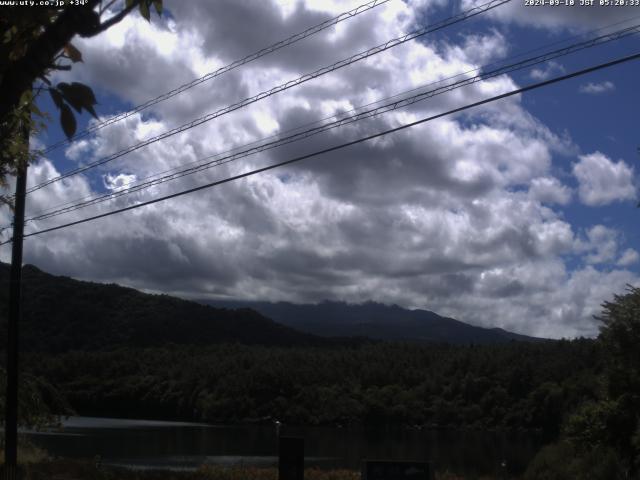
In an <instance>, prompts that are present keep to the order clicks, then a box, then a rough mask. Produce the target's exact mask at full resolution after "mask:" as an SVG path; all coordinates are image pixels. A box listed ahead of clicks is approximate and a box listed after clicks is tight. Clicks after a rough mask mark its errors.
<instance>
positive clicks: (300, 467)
mask: <svg viewBox="0 0 640 480" xmlns="http://www.w3.org/2000/svg"><path fill="white" fill-rule="evenodd" d="M303 479H304V438H297V437H280V442H279V450H278V480H303Z"/></svg>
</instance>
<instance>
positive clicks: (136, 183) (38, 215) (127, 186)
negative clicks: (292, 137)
mask: <svg viewBox="0 0 640 480" xmlns="http://www.w3.org/2000/svg"><path fill="white" fill-rule="evenodd" d="M639 18H640V15H636V16H634V17H631V18H630V19H626V20H622V21H618V22H615V23H612V24H609V25H606V26H604V27H600V28H597V29H594V30H591V31H589V32H586V33H583V34H579V35H573V36H571V37H568V38H565V39H562V40H557V41H555V42H551V43H548V44H546V45H543V46H540V47H536V48H533V49H530V50H526V51H524V52H521V53H519V54H516V55H512V56H510V57H509V58H507V59H506V60H505V61H511V60H515V59H517V58H522V57H525V56H526V55H529V54H532V53H534V52H540V51H542V50H544V49H545V48H549V47H552V46H556V45H560V44H563V43H567V42H569V41H570V40H575V39H578V38H585V37H586V38H588V37H589V36H590V35H593V34H595V33H596V32H601V31H603V30H606V29H610V28H612V27H616V26H619V25H621V24H624V23H630V22H632V21H636V20H638V19H639ZM632 28H634V27H632ZM620 32H622V30H618V31H614V32H611V33H610V34H609V35H615V34H617V33H620ZM602 37H604V36H602ZM602 37H597V38H594V39H592V40H591V41H594V40H598V39H599V38H602ZM618 38H620V37H618ZM618 38H615V39H614V38H612V39H611V40H617V39H618ZM594 46H595V44H594ZM566 48H570V47H566ZM567 53H573V52H567ZM547 60H549V59H547ZM542 61H544V60H542ZM501 63H504V61H494V62H492V63H490V64H487V65H483V66H481V67H476V68H473V69H470V70H467V71H464V72H461V73H458V74H455V75H451V76H449V77H446V78H443V79H440V80H437V81H434V82H431V83H429V84H426V85H421V86H419V87H415V88H412V89H410V90H407V91H405V92H401V93H398V94H395V95H393V96H390V97H386V98H382V99H380V100H376V101H374V102H370V103H368V104H365V105H360V106H359V107H355V108H353V109H352V110H349V111H347V112H343V113H341V114H336V115H330V116H328V117H325V118H322V119H320V120H315V121H313V122H309V123H306V124H303V125H299V126H298V127H294V128H291V129H288V130H285V131H281V132H278V133H277V134H274V135H270V136H268V137H263V138H262V139H259V140H255V141H253V142H250V143H247V144H244V145H241V146H237V147H233V148H231V149H229V150H226V151H224V152H220V153H217V154H215V155H210V156H207V157H205V158H203V159H200V160H195V161H192V162H188V163H186V164H183V165H179V166H176V167H173V168H170V169H168V170H164V171H161V172H157V173H154V174H151V175H148V176H146V177H143V178H141V179H139V180H136V181H134V182H128V183H126V184H125V185H123V186H121V187H118V188H116V189H114V190H115V191H114V192H111V193H109V194H105V195H100V196H96V195H95V194H90V195H86V196H84V197H81V198H76V199H74V200H70V201H67V202H64V203H61V204H58V205H54V206H52V207H50V208H47V209H45V210H41V211H39V212H37V213H36V214H34V215H35V216H34V217H31V218H30V219H28V220H27V221H31V220H39V219H43V218H44V215H47V218H50V217H49V216H48V214H50V213H52V212H54V211H56V212H57V211H58V210H61V209H63V207H69V206H76V205H79V204H78V202H83V201H85V200H96V199H98V198H103V197H109V198H107V200H108V199H110V198H112V196H113V195H117V194H119V193H120V192H122V191H125V190H126V191H127V192H128V191H129V190H128V189H131V188H137V187H138V186H140V185H144V184H146V183H147V181H148V180H152V179H155V177H159V176H161V175H165V174H168V173H176V172H178V173H179V172H180V171H181V169H182V168H184V167H185V166H187V165H193V164H198V163H200V162H203V161H204V160H208V159H210V158H213V157H215V156H222V155H225V154H229V153H231V152H237V151H238V150H240V149H242V148H247V147H251V146H254V145H259V144H260V143H261V142H264V141H267V140H270V139H282V138H283V137H282V135H284V134H286V133H292V132H297V131H300V130H302V129H304V128H307V127H311V126H314V125H319V124H322V123H323V122H325V121H329V120H331V119H336V120H339V119H341V118H346V116H347V115H349V114H356V113H358V112H359V111H363V110H364V109H365V108H366V107H370V106H373V105H377V104H380V103H382V102H385V101H389V100H392V99H396V98H399V97H402V96H403V95H407V94H409V93H413V92H417V91H419V90H422V89H424V88H426V87H428V86H433V85H438V84H442V83H444V82H445V81H447V80H453V79H455V78H459V77H464V76H465V75H468V74H470V73H473V72H478V71H481V70H486V69H487V68H489V67H492V66H495V65H500V64H501ZM531 66H532V65H531ZM503 68H504V67H503ZM225 163H226V162H225ZM6 228H10V225H9V226H4V227H1V228H0V230H3V229H6Z"/></svg>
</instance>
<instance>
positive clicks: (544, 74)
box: [529, 60, 565, 80]
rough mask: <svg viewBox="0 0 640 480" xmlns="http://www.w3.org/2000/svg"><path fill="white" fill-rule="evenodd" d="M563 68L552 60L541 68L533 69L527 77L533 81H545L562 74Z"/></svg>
mask: <svg viewBox="0 0 640 480" xmlns="http://www.w3.org/2000/svg"><path fill="white" fill-rule="evenodd" d="M564 71H565V69H564V67H563V66H562V65H561V64H560V63H558V62H555V61H553V60H551V61H550V62H547V63H546V64H545V65H544V66H543V67H540V68H534V69H533V70H531V72H529V76H530V77H531V78H532V79H534V80H547V79H549V78H551V77H552V76H553V75H555V74H559V73H564Z"/></svg>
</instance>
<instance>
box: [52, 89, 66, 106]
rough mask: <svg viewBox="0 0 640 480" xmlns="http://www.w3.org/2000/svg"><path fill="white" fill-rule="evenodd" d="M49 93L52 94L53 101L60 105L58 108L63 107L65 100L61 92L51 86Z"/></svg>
mask: <svg viewBox="0 0 640 480" xmlns="http://www.w3.org/2000/svg"><path fill="white" fill-rule="evenodd" d="M49 95H51V100H53V103H55V104H56V107H58V109H61V108H62V105H64V101H63V100H62V95H61V94H60V92H59V91H58V90H57V89H55V88H50V89H49Z"/></svg>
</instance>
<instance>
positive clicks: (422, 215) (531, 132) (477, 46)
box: [0, 0, 640, 338]
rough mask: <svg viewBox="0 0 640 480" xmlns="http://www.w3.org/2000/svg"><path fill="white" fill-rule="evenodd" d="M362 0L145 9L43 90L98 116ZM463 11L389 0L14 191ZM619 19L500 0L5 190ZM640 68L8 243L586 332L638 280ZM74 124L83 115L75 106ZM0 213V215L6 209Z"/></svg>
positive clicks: (206, 87)
mask: <svg viewBox="0 0 640 480" xmlns="http://www.w3.org/2000/svg"><path fill="white" fill-rule="evenodd" d="M361 3H364V0H356V1H355V2H351V1H344V0H341V1H335V2H332V1H328V0H322V1H311V0H309V1H302V0H300V1H297V0H261V1H257V0H218V1H216V2H210V1H207V0H191V1H189V2H182V1H177V0H174V1H171V0H165V12H164V15H163V16H162V17H158V16H157V15H155V13H154V14H153V16H152V19H151V22H147V21H146V20H144V19H143V18H142V17H141V16H140V15H138V14H135V15H130V16H129V17H127V18H126V19H125V20H123V21H122V22H121V23H120V24H118V25H117V26H115V27H113V28H111V29H110V30H108V31H107V32H105V33H103V34H101V35H100V36H98V37H96V38H93V39H78V38H77V39H75V40H74V44H75V45H76V46H77V47H78V48H79V49H80V50H81V52H82V55H83V59H84V61H83V62H82V63H78V64H75V65H74V66H73V69H72V70H71V71H70V72H60V73H56V74H55V75H54V76H53V77H52V80H53V81H54V83H56V82H73V81H78V82H83V83H86V84H87V85H90V86H91V87H92V88H93V89H94V91H95V93H96V97H97V98H98V102H99V105H97V108H96V110H97V112H98V114H99V116H100V118H101V119H106V118H108V117H109V116H110V115H113V114H117V113H119V112H123V111H127V110H129V109H130V108H132V107H133V106H135V105H138V104H141V103H143V102H145V101H147V100H149V99H151V98H154V97H156V96H158V95H161V94H163V93H165V92H167V91H169V90H172V89H173V88H175V87H177V86H179V85H182V84H184V83H186V82H189V81H191V80H193V79H194V78H197V77H200V76H202V75H205V74H206V73H208V72H211V71H214V70H216V69H217V68H219V67H222V66H224V65H227V64H229V63H231V62H233V61H234V60H237V59H240V58H242V57H244V56H246V55H248V54H251V53H253V52H255V51H257V50H260V49H261V48H264V47H265V46H268V45H270V44H273V43H274V42H277V41H279V40H282V39H284V38H286V37H288V36H290V35H293V34H295V33H298V32H301V31H304V30H306V29H307V28H309V27H311V26H313V25H316V24H318V23H320V22H322V21H324V20H326V19H329V18H331V17H334V16H336V15H338V14H340V13H341V12H344V11H347V10H349V9H351V8H355V7H356V6H358V5H359V4H361ZM480 4H481V2H477V1H475V0H462V1H451V2H446V1H438V0H433V1H426V0H415V1H413V0H408V1H402V0H390V1H388V2H386V3H384V4H383V5H381V6H378V7H376V8H373V9H371V10H369V11H367V12H366V13H363V14H361V15H358V16H356V17H354V18H351V19H349V20H347V21H344V22H341V23H339V24H338V25H337V26H334V27H332V28H329V29H327V30H325V31H323V32H321V33H319V34H316V35H313V36H311V37H309V38H306V39H304V40H302V41H300V42H297V43H296V44H294V45H291V46H288V47H286V48H283V49H281V50H279V51H278V52H275V53H272V54H269V55H266V56H264V57H262V58H260V59H259V60H257V61H255V62H251V63H249V64H247V65H244V66H242V67H241V68H238V69H235V70H233V71H231V72H228V73H226V74H224V75H222V76H219V77H217V78H215V79H213V80H210V81H207V82H204V83H202V84H201V85H199V86H197V87H195V88H192V89H189V90H187V91H185V92H183V93H181V94H179V95H177V96H175V97H173V98H171V99H170V100H167V101H165V102H161V103H158V104H157V105H154V106H153V107H151V108H149V109H146V110H144V111H143V112H139V113H136V114H134V115H132V116H130V117H129V118H127V119H125V120H123V121H120V122H117V123H115V124H113V125H111V126H108V127H105V128H103V129H100V130H98V131H97V133H96V134H95V135H93V136H90V137H86V138H83V139H81V140H78V141H75V142H73V143H72V144H71V145H66V146H65V148H61V149H58V150H56V151H54V152H51V153H50V154H48V155H47V156H46V157H45V158H42V159H41V160H39V161H38V162H36V163H34V164H33V165H31V167H30V169H29V185H30V186H33V185H37V184H39V183H41V182H43V181H45V180H47V179H48V178H51V177H54V176H56V175H59V174H61V173H65V172H67V171H69V170H71V169H73V168H77V167H78V166H82V165H86V164H87V163H89V162H92V161H95V160H98V159H100V158H103V157H105V156H106V155H109V154H111V153H113V152H116V151H119V150H121V149H123V148H126V147H129V146H130V145H133V144H136V143H137V142H140V141H143V140H145V139H147V138H150V137H153V136H155V135H158V134H161V133H163V132H165V131H167V130H170V129H172V128H175V127H177V126H180V125H183V124H185V123H187V122H190V121H191V120H192V119H194V118H198V117H201V116H203V115H206V114H207V113H210V112H215V111H217V110H219V109H221V108H224V107H226V106H228V105H231V104H234V103H236V102H238V101H241V100H243V99H245V98H248V97H251V96H253V95H256V94H257V93H260V92H262V91H266V90H269V89H271V88H272V87H274V86H276V85H280V84H282V83H284V82H286V81H288V80H291V79H295V78H297V77H299V76H301V75H303V74H305V73H308V72H312V71H314V70H316V69H318V68H321V67H324V66H326V65H330V64H332V63H334V62H337V61H339V60H342V59H344V58H347V57H350V56H351V55H354V54H356V53H358V52H361V51H364V50H367V49H369V48H371V47H373V46H376V45H378V44H381V43H384V42H386V41H387V40H389V39H392V38H395V37H398V36H400V35H402V34H403V33H407V32H410V31H413V30H415V29H417V28H421V27H423V26H425V25H429V24H432V23H435V22H438V21H441V20H443V19H445V18H447V17H449V16H451V15H455V14H458V13H460V12H461V11H464V10H466V9H469V8H472V7H473V6H475V5H480ZM634 16H635V17H638V16H640V9H638V8H634V7H628V8H626V7H616V8H606V7H596V6H594V7H579V6H574V7H527V6H525V5H524V2H520V1H516V0H514V1H512V2H509V3H507V4H505V5H502V6H499V7H497V8H495V9H493V10H491V11H490V12H486V13H484V14H482V15H478V16H477V17H474V18H473V19H469V20H467V21H464V22H460V23H459V24H456V25H454V26H451V27H449V28H446V29H442V30H440V31H438V32H435V33H433V34H427V35H425V36H422V37H420V38H419V39H416V40H412V41H410V42H407V43H405V44H403V45H400V46H397V47H394V48H391V49H389V50H387V51H385V52H383V53H380V54H377V55H374V56H372V57H370V58H368V59H366V60H363V61H359V62H356V63H354V64H352V65H349V66H347V67H345V68H341V69H339V70H336V71H334V72H332V73H329V74H327V75H323V76H321V77H318V78H315V79H313V80H311V81H308V82H305V83H304V84H302V85H299V86H297V87H294V88H291V89H289V90H287V91H284V92H281V93H278V94H276V95H273V96H270V97H269V98H266V99H264V100H262V101H259V102H256V103H254V104H252V105H249V106H247V107H245V108H242V109H239V110H237V111H235V112H232V113H230V114H228V115H224V116H221V117H219V118H216V119H214V120H212V121H209V122H206V123H204V124H202V125H200V126H197V127H195V128H192V129H190V130H188V131H185V132H183V133H180V134H178V135H175V136H172V137H170V138H167V139H165V140H162V141H160V142H157V143H154V144H151V145H149V146H146V147H144V148H140V149H138V150H136V151H135V152H133V153H131V154H128V155H126V156H123V157H122V158H119V159H117V160H115V161H112V162H109V163H107V164H105V165H103V166H102V167H100V168H95V169H92V170H90V171H89V172H88V173H87V174H85V175H77V176H73V177H70V178H67V179H65V180H64V181H61V182H56V183H54V184H52V185H49V186H47V187H45V188H42V189H40V190H37V191H35V192H33V193H32V194H30V195H28V197H27V217H29V216H30V215H33V214H36V213H38V212H41V211H43V210H46V209H48V208H51V207H54V206H56V205H59V204H64V203H66V202H72V201H76V200H77V199H79V198H83V197H85V196H90V195H95V194H100V193H105V192H109V191H113V190H115V189H118V188H122V187H123V186H125V187H126V186H127V185H131V184H133V183H132V182H135V181H137V180H140V179H142V178H145V177H147V176H149V175H152V174H155V173H157V172H161V171H164V170H168V169H171V168H175V167H178V166H180V165H185V164H187V163H189V162H194V161H196V160H198V159H202V158H204V157H207V156H209V155H212V154H216V153H221V152H225V151H228V150H230V149H232V148H236V147H240V146H243V145H246V144H249V143H251V142H255V141H258V140H260V139H263V138H265V137H270V136H272V135H276V134H278V133H279V132H284V131H287V130H290V129H292V128H296V127H299V126H302V125H307V124H309V123H311V122H316V121H318V120H321V119H324V118H327V117H330V116H332V115H337V114H344V112H348V111H350V110H352V109H354V108H357V107H360V106H363V105H367V104H369V103H371V102H376V101H380V100H383V99H386V98H388V97H391V96H393V95H397V94H402V93H404V92H407V91H409V90H412V89H416V88H419V87H421V88H422V89H423V90H425V91H426V90H429V89H433V88H434V86H433V85H432V84H433V83H434V82H438V81H444V82H451V81H453V80H446V79H448V78H450V77H452V76H455V75H457V74H465V75H467V76H470V75H471V74H469V73H465V72H470V71H473V70H474V69H477V68H480V67H483V71H488V70H490V69H491V68H495V66H502V65H507V64H510V63H513V62H514V61H517V60H521V59H523V58H526V57H528V56H532V55H539V54H540V53H541V52H546V51H550V50H553V49H557V48H559V47H560V46H566V45H570V44H572V43H575V42H578V41H583V40H585V39H588V38H592V37H594V36H597V35H602V34H603V33H608V32H612V31H614V30H617V29H619V28H623V27H627V26H630V25H634V24H635V23H638V22H640V17H638V18H636V19H635V20H634ZM638 47H639V43H638V37H637V36H631V37H628V38H625V39H621V40H617V41H615V42H610V43H607V44H605V45H600V46H597V47H594V48H590V49H588V50H585V51H582V52H578V53H575V54H572V55H568V56H563V57H560V58H557V59H554V60H552V61H548V62H543V63H541V64H539V65H536V66H534V67H533V68H528V69H525V70H521V71H516V72H512V73H509V74H505V75H500V76H496V77H494V78H491V79H488V80H486V81H483V82H477V83H474V84H473V85H470V86H467V87H463V88H459V89H456V90H453V91H451V92H449V93H446V94H442V95H438V96H436V97H433V98H430V99H427V100H424V101H422V102H419V103H415V104H413V105H411V106H409V107H405V108H402V109H398V110H395V111H393V112H389V113H385V114H384V115H381V116H377V117H374V118H370V119H365V120H362V121H359V122H356V123H353V124H351V125H348V126H342V127H339V128H335V129H333V130H330V131H328V132H324V133H321V134H319V135H315V136H312V137H310V138H307V139H305V140H304V141H300V142H295V143H292V144H289V145H286V146H283V147H278V148H274V149H271V150H268V151H264V152H261V153H258V154H255V155H251V156H247V157H245V158H241V159H238V160H237V161H234V162H231V163H228V164H225V165H222V166H218V167H216V168H211V169H209V170H206V171H203V172H199V173H197V174H195V175H190V176H186V177H183V178H181V179H179V180H175V181H171V182H166V183H164V184H162V185H157V186H155V187H153V188H151V189H148V190H144V191H140V192H136V193H133V194H131V195H126V196H121V197H120V198H117V199H115V200H112V201H110V202H105V203H103V204H100V205H98V206H93V207H89V208H85V209H80V210H77V211H74V212H71V213H67V214H64V215H60V216H57V217H54V218H51V219H49V220H43V221H37V222H30V223H28V224H27V227H26V232H27V233H28V232H34V231H37V230H40V229H43V228H47V227H52V226H55V225H59V224H61V223H67V222H71V221H74V220H78V219H82V218H85V217H87V216H90V215H95V214H98V213H102V212H107V211H110V210H113V209H114V208H119V207H123V206H127V205H131V204H133V203H136V202H142V201H146V200H150V199H152V198H157V197H159V196H161V195H163V194H168V193H172V192H178V191H180V190H184V189H187V188H191V187H195V186H198V185H202V184H205V183H208V182H212V181H215V180H220V179H224V178H227V177H229V176H230V175H235V174H238V173H243V172H248V171H250V170H253V169H256V168H260V167H264V166H267V165H271V164H274V163H277V162H279V161H283V160H287V159H289V158H293V157H295V156H297V155H303V154H307V153H312V152H314V151H317V150H322V149H324V148H327V147H330V146H334V145H339V144H342V143H345V142H349V141H352V140H356V139H358V138H361V137H364V136H367V135H371V134H374V133H377V132H381V131H384V130H387V129H390V128H394V127H398V126H400V125H403V124H406V123H409V122H412V121H416V120H419V119H421V118H425V117H428V116H432V115H435V114H439V113H443V112H446V111H448V110H451V109H454V108H458V107H461V106H464V105H466V104H469V103H472V102H476V101H479V100H482V99H484V98H488V97H491V96H495V95H499V94H501V93H505V92H508V91H511V90H513V89H516V88H520V87H523V86H526V85H528V84H531V83H535V82H540V81H543V80H547V79H549V78H553V77H554V76H558V75H563V74H567V73H570V72H572V71H574V70H578V69H583V68H587V67H590V66H592V65H595V64H597V63H603V62H606V61H609V60H612V59H615V58H618V57H622V56H625V55H630V54H632V53H637V52H638ZM532 51H534V52H533V53H532ZM523 54H524V55H523ZM514 57H515V59H514ZM488 65H493V67H487V66H488ZM639 75H640V64H639V63H638V61H635V62H629V63H625V64H622V65H618V66H615V67H612V68H609V69H606V70H602V71H599V72H595V73H592V74H589V75H585V76H582V77H577V78H573V79H570V80H567V81H564V82H561V83H558V84H555V85H550V86H547V87H544V88H541V89H537V90H534V91H530V92H526V93H523V94H519V95H515V96H511V97H508V98H505V99H502V100H499V101H496V102H492V103H488V104H485V105H483V106H480V107H476V108H473V109H469V110H465V111H463V112H460V113H457V114H455V115H447V116H444V117H441V118H439V119H436V120H433V121H429V122H426V123H423V124H421V125H417V126H415V127H412V128H409V129H405V130H402V131H399V132H396V133H393V134H389V135H385V136H382V137H378V138H376V139H374V140H371V141H368V142H363V143H359V144H357V145H354V146H351V147H348V148H344V149H341V150H337V151H334V152H331V153H328V154H324V155H320V156H316V157H313V158H310V159H307V160H305V161H302V162H299V163H297V164H293V165H289V166H286V167H280V168H277V169H273V170H269V171H266V172H263V173H260V174H257V175H253V176H250V177H246V178H243V179H241V180H238V181H234V182H230V183H226V184H224V185H220V186H217V187H214V188H210V189H207V190H202V191H199V192H197V193H192V194H189V195H185V196H181V197H178V198H174V199H171V200H167V201H164V202H159V203H156V204H153V205H150V206H146V207H142V208H138V209H135V210H132V211H129V212H124V213H121V214H117V215H113V216H110V217H107V218H103V219H100V220H96V221H92V222H88V223H85V224H83V225H78V226H73V227H69V228H65V229H61V230H58V231H55V232H50V233H46V234H42V235H37V236H33V237H30V238H28V239H26V240H25V248H24V261H25V263H31V264H35V265H36V266H38V267H40V268H41V269H43V270H45V271H48V272H50V273H53V274H58V275H68V276H71V277H75V278H79V279H83V280H91V281H96V282H108V283H111V282H114V283H119V284H123V285H127V286H131V287H134V288H138V289H143V290H145V291H150V292H158V293H160V292H161V293H169V294H174V295H179V296H182V297H185V298H194V299H208V300H215V299H225V300H229V299H242V300H267V301H290V302H295V303H317V302H320V301H323V300H335V301H344V302H349V303H361V302H365V301H376V302H381V303H386V304H397V305H400V306H402V307H405V308H421V309H427V310H432V311H434V312H436V313H439V314H441V315H445V316H450V317H454V318H456V319H459V320H461V321H464V322H467V323H471V324H473V325H479V326H485V327H502V328H505V329H508V330H511V331H514V332H518V333H523V334H529V335H537V336H544V337H552V338H560V337H578V336H595V335H597V333H598V326H599V322H598V320H597V319H595V318H594V315H597V314H598V313H599V312H600V310H601V304H602V303H603V302H604V301H609V300H611V299H612V298H613V295H614V294H622V293H624V292H625V288H626V286H627V285H640V255H639V252H640V235H639V233H638V231H639V230H638V228H637V224H638V222H639V221H640V209H638V208H637V203H638V170H639V167H638V155H639V154H638V147H640V137H639V136H638V130H637V124H638V122H637V114H638V105H639V104H640V102H639V101H640V92H638V89H637V88H634V86H637V78H638V76H639ZM458 79H459V78H458ZM429 85H431V86H429ZM438 85H442V83H441V84H438ZM39 102H40V106H41V107H42V108H43V109H44V110H46V111H48V112H50V113H51V116H52V118H53V119H54V120H53V121H51V122H50V123H49V126H48V129H47V130H46V131H44V132H42V133H40V134H38V135H37V136H36V137H34V138H32V145H33V146H34V147H40V146H46V145H49V144H51V143H54V142H56V141H58V140H60V139H61V138H63V134H62V132H61V130H60V127H59V125H58V122H57V116H58V113H57V112H56V110H55V107H54V106H53V105H52V103H51V101H50V100H49V99H48V98H47V96H42V97H41V98H40V100H39ZM79 122H80V126H81V127H82V126H86V125H87V122H95V120H91V117H89V116H88V115H86V114H85V115H83V116H81V117H79ZM0 217H1V218H0V221H1V222H2V223H3V224H6V223H10V221H11V219H10V215H9V211H7V210H6V209H5V210H3V211H2V212H0ZM0 259H2V260H3V261H9V259H10V248H9V246H7V245H5V246H3V247H0Z"/></svg>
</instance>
